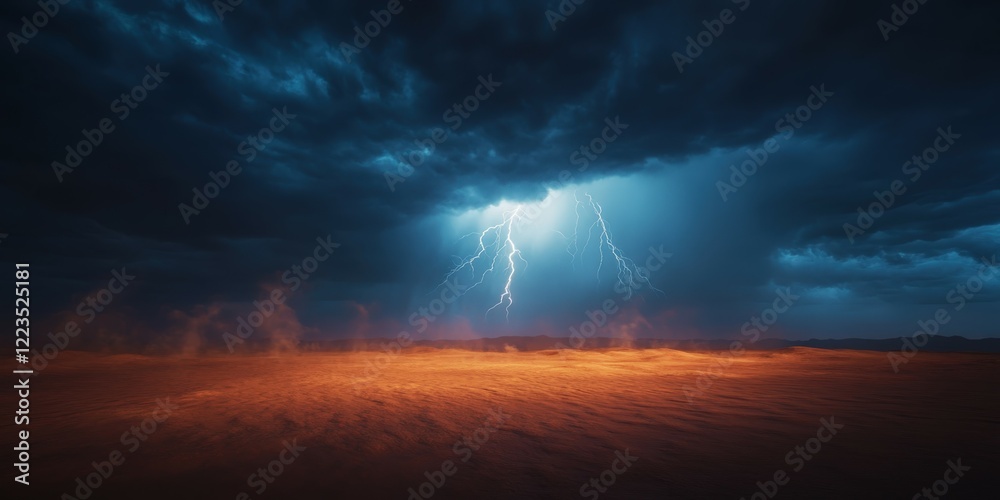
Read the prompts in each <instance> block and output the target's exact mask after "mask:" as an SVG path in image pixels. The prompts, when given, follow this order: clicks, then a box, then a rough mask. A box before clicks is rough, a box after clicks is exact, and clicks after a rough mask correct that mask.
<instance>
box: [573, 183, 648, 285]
mask: <svg viewBox="0 0 1000 500" xmlns="http://www.w3.org/2000/svg"><path fill="white" fill-rule="evenodd" d="M584 196H586V201H585V202H584V201H583V200H581V199H580V198H579V197H577V196H576V195H575V194H574V198H575V199H576V226H575V230H574V232H573V240H572V243H571V244H570V248H573V251H571V252H570V254H571V255H573V259H574V261H575V260H576V257H577V256H578V254H577V252H576V249H577V248H578V247H577V241H578V238H579V228H580V207H584V209H588V208H589V209H590V211H592V212H593V213H594V216H595V217H596V219H595V220H594V222H593V223H592V224H591V225H590V227H589V228H587V240H586V241H585V242H584V243H583V248H582V249H581V250H580V251H579V256H582V254H583V253H585V252H586V251H587V246H589V245H590V239H591V236H592V235H593V232H594V229H595V228H597V229H598V230H599V231H598V241H597V248H598V252H599V255H600V260H599V261H598V264H597V280H598V282H600V279H601V277H600V273H601V268H602V267H603V266H604V249H605V247H607V249H608V252H609V253H610V255H611V256H612V257H614V259H615V263H616V265H617V268H618V274H617V277H618V283H617V285H618V286H621V287H625V290H626V294H625V299H626V300H628V299H630V298H632V289H633V288H634V287H633V286H632V285H633V284H636V283H645V284H646V285H647V286H649V288H650V289H651V290H655V291H657V292H659V293H660V294H663V290H660V289H659V288H656V287H655V286H653V283H651V282H650V281H649V277H648V276H643V275H642V273H641V272H639V267H638V266H637V265H636V264H635V261H633V260H632V259H630V258H628V257H626V256H625V254H624V253H622V250H621V249H620V248H618V246H616V245H615V243H614V240H613V238H612V234H611V230H610V229H608V223H607V221H606V220H604V208H603V207H601V204H600V203H597V202H596V201H594V199H593V198H592V197H591V196H590V194H589V193H584ZM567 251H569V249H567ZM637 277H638V278H637Z"/></svg>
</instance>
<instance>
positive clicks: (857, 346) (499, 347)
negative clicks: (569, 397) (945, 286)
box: [302, 335, 1000, 353]
mask: <svg viewBox="0 0 1000 500" xmlns="http://www.w3.org/2000/svg"><path fill="white" fill-rule="evenodd" d="M734 340H735V339H717V340H671V339H635V340H631V341H627V340H623V339H616V338H609V337H594V338H591V339H588V340H587V341H586V343H585V344H584V345H583V346H581V347H580V348H581V349H602V348H614V347H631V348H637V349H649V348H670V349H677V350H681V351H706V350H707V351H722V350H727V349H729V345H730V344H731V343H732V342H733V341H734ZM390 342H391V340H390V339H347V340H324V341H306V342H303V343H302V347H303V348H305V349H307V350H318V351H379V350H382V345H383V344H387V343H390ZM741 342H742V343H743V347H744V348H745V349H749V350H763V351H767V350H777V349H785V348H788V347H813V348H817V349H850V350H861V351H883V352H888V351H898V350H900V348H901V347H902V346H903V338H902V337H897V338H889V339H809V340H784V339H761V340H759V341H757V342H756V343H750V342H749V341H747V340H742V341H741ZM560 345H562V346H571V345H572V344H571V343H570V341H569V338H568V337H549V336H547V335H538V336H534V337H520V336H507V337H494V338H482V339H471V340H417V341H415V342H414V343H413V345H411V346H410V347H429V348H438V349H465V350H470V351H495V352H504V351H508V350H515V349H516V350H518V351H544V350H549V349H557V348H558V347H557V346H560ZM920 350H921V351H929V352H990V353H1000V338H989V339H967V338H965V337H958V336H952V337H944V336H938V337H932V338H931V339H930V341H929V342H927V345H925V346H923V347H920Z"/></svg>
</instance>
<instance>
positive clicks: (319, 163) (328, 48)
mask: <svg viewBox="0 0 1000 500" xmlns="http://www.w3.org/2000/svg"><path fill="white" fill-rule="evenodd" d="M562 3H563V4H565V5H562V7H560V3H559V2H556V1H537V2H501V1H490V0H483V1H480V2H459V1H449V2H430V1H427V2H424V1H416V2H410V1H408V0H403V1H402V2H400V3H398V4H397V3H395V2H388V1H365V2H357V1H354V2H321V1H302V0H295V1H289V2H280V3H271V4H268V5H265V2H258V1H255V0H245V1H243V2H242V4H241V5H237V6H234V7H232V8H230V7H228V6H225V5H226V4H224V3H223V2H215V6H213V3H212V2H210V1H208V0H159V1H150V2H140V3H135V2H118V1H109V0H98V1H86V0H73V1H71V2H69V3H68V4H66V5H64V6H60V8H59V12H57V13H55V15H53V16H51V18H49V17H50V16H48V14H37V15H36V13H38V12H40V10H39V6H38V5H37V4H36V3H35V2H31V1H25V0H18V1H14V2H6V3H5V4H4V6H3V7H0V9H2V12H3V16H2V17H3V31H4V32H5V33H10V34H8V36H7V42H8V46H7V47H5V48H4V50H2V51H0V52H3V58H4V61H3V64H4V67H5V68H6V71H4V75H3V76H2V81H3V91H4V96H5V101H6V103H5V108H4V109H5V113H4V116H5V120H4V122H3V124H2V125H0V126H2V127H3V128H4V132H3V138H4V147H3V153H2V160H0V163H2V169H0V172H2V176H3V177H2V197H0V204H2V207H3V214H4V216H3V220H2V226H0V233H3V234H6V237H5V238H4V239H2V240H0V259H2V260H3V261H4V262H6V263H11V262H14V261H18V262H30V263H31V269H32V287H33V290H32V299H33V300H34V301H33V302H32V305H33V314H35V315H38V317H42V316H43V315H44V317H47V318H53V319H52V320H51V325H49V326H50V328H52V329H57V328H62V326H61V325H62V324H63V323H64V322H65V321H67V320H68V319H71V318H77V319H79V318H81V317H82V315H81V314H80V311H78V304H79V303H81V301H85V300H86V298H87V297H88V296H94V294H96V293H98V292H99V291H100V290H101V289H102V288H104V287H105V286H106V285H107V282H108V280H110V279H112V277H113V274H112V270H121V268H122V267H125V268H126V272H127V273H130V274H132V275H134V276H135V279H134V280H132V281H130V282H129V286H128V287H126V288H125V289H124V291H122V292H121V293H118V294H115V295H114V298H113V302H112V303H111V304H108V305H107V306H105V307H103V309H105V311H102V312H101V313H100V314H99V315H98V316H97V320H95V321H94V323H93V326H91V325H90V324H88V327H89V328H91V329H92V330H94V331H96V330H97V329H103V331H110V330H113V332H112V334H109V335H108V336H107V338H108V339H110V340H108V341H109V342H118V343H123V344H127V345H141V344H144V343H149V342H152V341H154V339H156V338H157V336H160V335H165V333H163V332H168V331H174V332H176V331H177V330H178V329H180V330H191V329H194V330H197V331H198V332H199V335H203V336H204V337H205V338H206V339H209V340H208V342H209V343H211V342H216V343H221V341H220V340H219V332H220V331H231V330H233V329H235V328H236V325H237V318H239V317H246V316H247V314H248V313H250V312H251V311H253V310H254V305H253V301H255V300H261V299H263V298H266V297H268V296H269V295H270V293H271V291H272V290H274V289H280V290H282V292H283V293H285V294H287V297H289V300H288V302H287V303H286V304H287V306H288V307H287V308H284V307H283V308H281V309H282V311H283V312H282V314H283V315H284V317H283V318H282V319H281V320H282V321H285V320H288V321H291V322H293V323H295V325H296V328H300V329H301V330H302V332H303V333H302V335H304V336H307V337H308V338H342V337H350V336H392V335H394V334H395V333H396V332H398V331H400V330H401V329H402V330H408V331H410V332H412V333H413V334H414V336H415V337H417V338H457V337H459V338H460V337H468V336H475V335H486V336H495V335H502V334H534V333H548V334H550V335H566V334H567V333H568V331H569V330H568V328H569V327H571V326H575V327H579V325H580V323H582V322H584V321H585V320H587V318H588V315H587V311H590V310H593V309H597V308H600V307H601V306H602V304H605V303H606V302H607V301H609V300H610V301H612V304H613V306H614V309H615V310H616V311H617V312H615V313H614V314H612V315H611V316H612V318H611V324H610V325H609V326H607V327H605V328H603V329H602V330H601V331H600V334H601V335H622V334H627V335H638V336H643V337H666V338H723V337H732V338H737V337H739V336H740V329H741V325H743V324H744V322H747V321H749V320H751V318H753V317H755V316H760V315H761V314H762V313H763V312H765V310H766V309H767V308H769V307H771V306H772V304H773V303H774V301H775V299H776V298H779V297H781V295H779V293H778V292H777V290H779V289H780V290H783V292H782V293H785V294H790V295H792V296H794V297H797V298H796V299H794V301H793V305H792V306H791V307H790V308H789V309H788V310H787V311H785V312H783V313H781V314H780V315H778V316H777V317H778V319H777V321H776V322H775V324H774V325H773V326H772V327H771V328H770V329H769V331H768V332H767V335H768V336H778V337H787V338H811V337H822V338H828V337H875V338H883V337H889V336H895V335H905V334H910V333H912V332H913V331H914V330H915V329H916V328H917V326H916V325H917V321H918V320H922V319H927V318H931V317H932V316H933V315H934V312H935V311H936V310H937V309H938V308H941V307H944V308H946V309H947V310H949V311H950V312H951V316H952V320H951V321H950V322H949V323H948V324H947V325H945V326H944V327H942V331H943V332H944V333H947V334H956V335H965V336H968V337H985V336H995V335H996V334H997V331H996V324H997V321H996V320H997V314H996V311H997V305H998V301H1000V287H998V286H997V283H998V282H1000V280H997V281H986V282H985V285H984V286H982V288H981V289H980V290H978V292H975V293H973V292H970V291H968V290H965V289H964V288H963V290H965V292H964V293H965V295H964V297H966V298H967V299H963V301H965V302H967V304H966V305H965V307H962V308H961V309H959V310H956V306H957V305H958V298H957V297H959V296H962V295H955V293H957V292H958V290H957V288H956V287H957V286H959V285H962V286H963V287H965V286H966V285H967V284H969V283H968V280H970V279H973V283H971V286H972V287H973V288H978V286H977V285H978V284H979V282H978V280H977V279H975V278H974V277H975V276H977V273H978V272H979V271H980V269H981V268H982V266H983V262H982V259H983V258H986V259H987V260H989V259H990V258H991V257H992V256H993V255H995V254H996V253H998V252H997V251H998V248H997V247H998V240H1000V211H998V209H1000V175H998V171H997V167H996V165H997V160H998V157H1000V154H998V153H1000V151H998V148H997V146H996V142H995V141H996V132H997V130H998V129H997V127H996V125H995V119H996V116H997V111H998V106H997V94H996V85H997V81H998V76H1000V67H998V66H997V64H996V62H997V60H998V56H1000V43H998V38H997V35H996V29H995V25H994V20H995V19H996V18H997V16H998V15H1000V7H998V6H997V5H995V4H993V3H991V2H972V1H953V2H942V1H935V0H930V1H928V2H926V3H925V4H923V5H921V6H919V9H918V10H917V11H916V12H914V13H912V14H909V15H908V16H907V17H908V18H907V19H905V22H902V21H904V20H903V18H902V16H901V15H900V14H896V17H895V19H893V17H892V16H893V13H894V11H893V4H892V2H889V1H874V2H873V1H823V2H805V3H803V2H791V1H784V2H778V1H767V0H734V1H729V0H725V1H723V0H716V1H712V2H653V1H630V2H608V1H599V0H590V1H587V2H584V3H582V4H581V5H579V6H575V8H573V9H570V8H569V7H568V6H570V5H573V4H572V3H571V2H568V1H566V2H562ZM914 3H915V2H914ZM693 4H697V6H695V5H693ZM272 5H273V6H272ZM222 6H225V8H223V7H222ZM909 7H910V5H909V4H907V8H909ZM560 8H562V11H561V12H562V13H560ZM386 9H393V10H395V11H396V12H395V13H392V12H380V11H384V10H386ZM373 10H374V11H376V12H375V14H372V11H373ZM571 10H572V11H571ZM22 16H25V17H26V18H27V20H23V19H21V18H22ZM33 16H34V18H35V19H37V20H43V21H45V22H44V26H41V27H38V28H37V33H35V28H34V26H28V27H25V23H26V22H27V23H29V24H32V25H34V24H35V21H32V20H31V19H32V17H33ZM376 18H378V19H376ZM720 18H721V19H722V21H715V20H718V19H720ZM379 19H381V21H382V24H384V26H383V25H380V24H378V23H379ZM880 20H883V22H882V23H880ZM723 21H727V22H723ZM355 28H358V31H356V30H355ZM366 28H367V29H368V30H369V32H368V34H363V33H364V30H365V29H366ZM711 30H714V31H715V32H716V33H717V34H712V33H711ZM720 30H721V33H720V32H719V31H720ZM702 32H705V33H703V34H701V33H702ZM359 33H362V34H361V35H359ZM371 34H374V36H371ZM28 35H31V36H28ZM688 37H691V38H690V39H689V38H688ZM699 42H700V43H699ZM144 84H145V85H146V87H143V85H144ZM137 86H138V87H137ZM123 94H125V95H124V96H123ZM129 94H131V95H129ZM609 124H615V125H613V126H612V125H609ZM102 126H103V127H105V128H106V129H107V130H110V132H108V133H104V132H100V133H99V134H98V132H93V130H94V129H97V130H100V128H101V127H102ZM112 127H113V129H112ZM88 136H89V137H91V138H96V137H99V138H100V140H99V141H98V140H95V139H91V142H100V143H99V144H96V145H95V146H93V147H91V146H90V145H89V144H84V145H83V147H82V149H81V148H80V143H81V141H87V137H88ZM251 136H253V137H254V139H253V140H248V137H251ZM435 139H436V140H435ZM610 139H613V140H610ZM67 146H69V149H70V150H71V151H73V152H74V153H76V154H79V153H87V154H85V155H81V158H80V159H79V162H78V164H77V162H76V158H75V154H74V153H68V152H67ZM581 148H585V149H581ZM91 149H92V151H90V150H91ZM748 151H749V152H748ZM596 153H599V154H596ZM765 154H766V159H765V157H764V155H765ZM914 156H917V160H916V162H915V161H914V160H913V157H914ZM752 157H756V158H757V160H756V161H754V160H751V158H752ZM748 161H749V163H748ZM54 162H58V163H57V164H56V163H54ZM908 162H909V163H908ZM74 164H76V166H72V165H74ZM921 165H922V166H921ZM227 166H228V167H231V168H234V171H235V172H237V173H236V175H231V173H226V174H225V175H223V174H222V173H223V172H226V169H227ZM740 168H743V169H744V172H743V173H740V174H736V173H734V172H736V171H739V170H740ZM746 173H749V174H750V175H745V174H746ZM226 177H228V181H226ZM213 179H215V180H213ZM215 182H222V183H225V184H226V186H225V187H222V188H221V189H218V190H216V189H215V187H208V188H207V190H208V194H210V195H212V198H211V199H210V200H207V206H206V205H205V204H204V203H200V202H204V201H206V200H200V199H197V197H198V195H196V193H195V191H196V190H198V191H201V192H205V190H206V185H208V184H211V183H215ZM894 183H895V188H896V189H897V192H898V193H900V194H892V195H891V196H892V199H890V198H889V196H890V195H889V194H883V195H881V198H882V200H883V201H879V198H878V197H876V195H875V193H876V192H878V193H884V192H890V193H891V190H892V189H893V186H894ZM904 190H905V191H904ZM588 195H589V198H588ZM577 200H580V203H579V204H578V202H577ZM588 200H593V201H594V205H590V203H589V201H588ZM873 203H876V206H875V208H874V212H873V214H875V215H879V216H878V217H877V218H872V219H871V220H870V221H869V220H867V218H866V217H862V220H860V221H859V217H861V216H859V212H858V209H859V207H861V208H862V210H863V211H867V210H869V209H871V207H872V204H873ZM598 204H599V205H600V207H601V215H602V217H603V221H604V222H605V227H607V229H608V230H609V231H610V232H611V234H612V235H613V240H612V241H613V243H614V245H615V247H614V248H612V247H611V246H610V245H609V244H607V242H606V240H604V239H603V238H602V236H601V232H600V228H601V227H602V226H601V225H600V224H597V225H594V222H597V220H596V213H595V208H596V207H597V205H598ZM182 205H185V206H188V207H190V208H189V209H188V210H185V208H184V206H182ZM883 212H884V213H883ZM505 217H506V219H505ZM512 219H516V220H512ZM505 221H506V222H507V225H504V222H505ZM578 221H579V222H578ZM513 222H517V224H514V223H513ZM497 224H499V225H500V227H499V228H497V229H496V230H494V231H489V232H487V233H486V235H485V238H484V239H483V240H484V242H485V245H484V246H485V247H486V248H485V250H484V252H485V254H484V256H483V257H482V258H481V260H479V261H478V262H476V263H474V264H475V266H474V267H466V268H463V269H460V270H459V271H458V272H456V273H455V274H454V275H452V280H453V281H455V282H457V283H458V284H459V285H463V284H464V285H471V284H472V283H475V282H477V281H480V280H481V284H480V285H479V286H477V287H475V288H473V289H471V290H465V293H464V294H462V295H461V296H460V297H458V298H457V299H453V300H451V299H450V298H451V297H452V296H453V295H454V294H451V293H448V292H444V293H443V290H445V289H447V286H445V287H438V285H439V284H440V283H441V282H442V280H444V278H445V276H446V274H447V273H448V272H449V270H451V269H452V268H454V267H456V266H460V265H461V263H462V258H464V257H467V256H469V255H475V253H476V252H477V244H478V241H479V238H478V236H477V232H479V231H483V230H485V229H487V228H489V227H491V226H494V225H497ZM845 224H851V225H853V226H855V228H856V229H857V230H854V229H852V228H850V227H848V228H846V229H845ZM588 229H593V231H592V232H591V233H589V234H590V238H591V239H590V241H589V242H588V241H587V235H588V232H587V231H588ZM469 233H472V236H471V237H468V236H467V235H468V234H469ZM574 234H575V237H574ZM327 236H329V241H332V242H335V243H337V244H339V245H340V246H339V247H337V248H336V249H335V250H333V252H332V255H331V256H330V257H329V258H328V259H326V260H324V261H322V262H319V263H318V266H316V267H315V268H314V270H313V272H311V273H308V280H302V283H301V286H297V287H295V289H294V290H293V289H292V283H296V281H295V280H293V279H289V278H290V276H293V275H286V274H284V273H285V272H286V271H290V270H292V266H294V265H299V266H301V265H303V261H304V260H306V259H307V258H308V257H310V256H312V255H314V251H315V248H316V246H317V238H320V239H321V240H322V239H326V238H327ZM463 236H466V237H465V238H463ZM585 243H589V244H588V246H586V247H584V244H585ZM512 246H513V247H514V248H517V250H518V253H517V254H516V255H511V249H512ZM501 247H502V248H501ZM651 248H652V249H653V251H652V253H651V250H650V249H651ZM616 254H617V255H620V256H623V257H627V258H628V259H630V260H631V262H634V263H635V267H631V266H632V264H630V263H629V262H628V261H626V263H625V265H626V266H630V269H631V270H632V271H633V276H638V275H639V274H638V273H643V271H642V270H638V269H636V267H643V266H645V265H646V263H647V262H651V263H652V262H655V263H657V264H658V265H657V266H653V267H656V269H655V270H653V271H652V272H650V273H649V278H648V279H649V281H650V283H643V282H642V281H643V280H642V279H641V278H640V279H637V280H634V281H636V282H637V283H636V284H637V285H641V286H640V287H637V289H636V290H635V291H634V293H633V294H632V295H631V296H630V295H628V294H627V293H623V291H622V288H621V286H620V285H618V286H616V281H617V279H618V273H617V270H618V269H617V265H616V264H617V262H616V259H615V258H614V256H615V255H616ZM662 254H670V256H669V257H662ZM323 255H325V253H323ZM656 255H661V258H660V259H657V258H656ZM651 256H652V257H653V260H652V261H651V260H650V257H651ZM493 257H497V258H496V260H495V264H494V267H495V269H494V270H493V272H492V273H488V274H485V273H484V272H483V271H485V270H486V268H488V267H489V264H490V263H491V262H494V260H493ZM602 258H603V259H604V262H603V264H602V263H601V259H602ZM660 260H662V261H663V262H662V264H660V262H659V261H660ZM509 261H513V262H514V267H513V270H514V276H513V278H510V270H509V268H508V265H509V264H508V263H509ZM307 265H311V263H307ZM283 275H284V277H285V278H284V279H283ZM998 276H1000V275H998ZM509 278H510V279H509ZM508 280H509V285H508V284H507V283H508ZM648 284H652V285H653V286H655V287H656V288H657V289H658V291H657V290H652V289H650V287H649V286H647V285H648ZM116 287H117V286H116ZM436 287H437V288H436ZM616 288H617V290H616ZM505 289H506V290H509V292H510V293H509V295H505V294H504V293H505ZM104 297H105V298H107V297H109V296H108V295H107V294H105V296H104ZM441 298H449V300H448V301H447V302H448V303H447V304H445V305H446V307H445V309H444V310H443V311H442V310H441V309H440V308H439V307H440V306H441V305H442V303H444V302H445V301H442V300H441ZM436 300H437V301H438V302H437V303H435V301H436ZM498 302H499V303H500V307H498V308H494V309H493V310H490V308H491V306H493V305H494V304H497V303H498ZM428 308H430V309H428ZM435 308H438V309H437V310H436V311H434V310H433V309H435ZM421 310H424V311H427V312H426V313H424V312H421ZM84 312H86V310H85V311H84ZM414 315H416V316H414ZM421 318H423V319H421ZM272 320H273V321H274V324H272V325H270V326H268V325H265V326H262V327H261V328H262V329H267V328H272V327H273V328H277V327H275V326H274V325H275V324H277V323H278V321H279V320H278V319H274V318H272V319H269V320H268V321H272ZM281 324H282V325H284V324H285V323H281ZM415 325H421V326H420V327H418V326H415ZM418 330H419V331H418ZM85 331H86V329H85ZM92 338H96V336H92ZM102 338H103V337H102Z"/></svg>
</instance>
